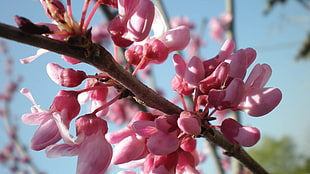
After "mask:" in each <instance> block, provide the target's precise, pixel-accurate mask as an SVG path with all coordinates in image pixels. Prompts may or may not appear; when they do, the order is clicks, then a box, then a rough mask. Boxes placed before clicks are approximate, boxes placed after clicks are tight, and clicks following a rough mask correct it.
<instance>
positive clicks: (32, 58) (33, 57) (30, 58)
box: [19, 48, 49, 64]
mask: <svg viewBox="0 0 310 174" xmlns="http://www.w3.org/2000/svg"><path fill="white" fill-rule="evenodd" d="M47 52H49V51H48V50H46V49H43V48H40V49H38V51H37V52H36V54H35V55H34V56H30V57H27V58H24V59H20V60H19V61H20V63H21V64H28V63H31V62H32V61H34V60H35V59H37V58H38V57H40V56H41V55H43V54H45V53H47Z"/></svg>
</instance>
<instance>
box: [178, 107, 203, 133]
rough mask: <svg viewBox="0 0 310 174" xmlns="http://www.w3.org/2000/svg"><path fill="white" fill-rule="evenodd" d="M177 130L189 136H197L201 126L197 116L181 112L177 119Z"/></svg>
mask: <svg viewBox="0 0 310 174" xmlns="http://www.w3.org/2000/svg"><path fill="white" fill-rule="evenodd" d="M178 126H179V128H180V129H181V130H182V131H183V132H185V133H187V134H189V135H198V134H200V132H201V124H200V121H199V119H198V118H197V116H195V115H193V114H192V113H190V112H188V111H183V112H181V114H180V118H179V119H178Z"/></svg>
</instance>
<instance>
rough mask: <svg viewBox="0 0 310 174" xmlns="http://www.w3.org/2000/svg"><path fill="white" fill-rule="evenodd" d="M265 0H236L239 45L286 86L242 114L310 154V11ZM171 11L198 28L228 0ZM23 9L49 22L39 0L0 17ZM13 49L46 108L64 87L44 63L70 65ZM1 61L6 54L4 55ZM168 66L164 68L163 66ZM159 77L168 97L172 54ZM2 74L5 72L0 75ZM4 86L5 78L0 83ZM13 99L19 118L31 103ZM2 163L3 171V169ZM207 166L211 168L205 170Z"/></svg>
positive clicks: (40, 155) (180, 2)
mask: <svg viewBox="0 0 310 174" xmlns="http://www.w3.org/2000/svg"><path fill="white" fill-rule="evenodd" d="M81 2H82V1H81ZM81 2H80V4H75V2H74V1H73V8H74V14H76V16H77V17H79V15H80V13H81V12H80V9H81V6H82V3H81ZM265 5H266V4H265V1H261V0H248V1H241V0H237V1H236V5H235V6H236V16H235V20H236V21H235V25H236V39H237V47H238V49H240V48H247V47H252V48H254V49H256V50H257V53H258V55H257V58H256V61H255V62H254V63H267V64H269V65H271V67H272V69H273V75H272V76H271V79H270V81H269V83H268V84H267V86H271V87H278V88H280V89H281V90H282V93H283V99H282V102H281V103H280V105H279V106H278V107H277V108H276V109H275V110H274V111H272V112H271V113H269V114H268V115H265V116H263V117H258V118H254V117H250V116H247V115H246V114H243V115H242V120H243V123H244V124H245V125H251V126H255V127H257V128H259V129H260V130H261V132H262V134H263V135H270V136H273V137H276V138H281V137H282V136H285V135H289V136H292V137H293V139H294V140H295V141H294V142H295V144H296V145H297V146H298V149H299V151H300V152H301V151H304V153H308V154H309V150H308V148H306V146H307V145H309V143H310V137H309V135H308V133H309V132H310V128H309V123H310V117H309V116H310V110H309V109H308V108H309V98H310V90H309V89H310V76H309V74H310V68H309V67H310V61H296V59H295V55H296V54H297V51H298V49H299V47H300V45H301V42H302V41H303V40H304V39H305V38H306V35H307V32H308V31H309V29H310V25H309V23H310V18H309V11H307V10H305V8H303V7H302V6H301V5H300V4H298V3H297V2H295V1H293V0H291V1H288V2H287V4H286V5H277V6H276V7H275V8H274V9H273V10H272V11H271V13H270V14H269V15H268V16H264V15H263V14H262V11H263V8H264V7H265ZM165 7H166V8H167V11H168V13H169V16H171V17H172V16H189V18H190V19H191V20H193V21H194V22H195V24H196V25H197V32H198V29H199V26H200V23H201V21H202V20H203V19H205V18H206V19H209V18H211V17H216V16H219V15H220V14H221V13H222V12H223V11H224V9H225V4H224V1H214V0H195V1H185V0H169V1H166V2H165ZM16 14H18V15H20V16H24V17H27V18H29V19H31V20H32V21H34V22H50V20H49V19H48V18H47V17H46V16H45V14H44V12H43V10H42V7H41V5H40V2H39V1H38V0H23V1H20V0H10V1H6V3H2V5H1V6H0V22H3V23H7V24H12V25H14V23H13V16H14V15H16ZM101 16H102V15H101V14H100V12H99V13H97V14H96V17H95V18H94V23H95V22H96V20H97V21H98V19H101ZM208 32H209V31H208V29H206V31H205V34H204V38H203V39H205V41H206V47H205V48H203V49H202V50H201V54H202V56H203V57H204V58H210V57H213V56H214V55H216V54H217V53H218V50H219V48H220V47H221V45H220V44H219V43H217V42H215V41H213V40H212V39H211V38H210V37H209V36H208ZM8 44H9V49H10V54H11V55H12V56H13V57H14V58H15V68H16V72H15V74H16V75H22V76H23V78H24V80H23V82H22V84H21V87H26V88H29V89H30V90H31V91H32V93H33V95H34V97H35V99H36V100H37V102H38V103H39V104H40V105H41V106H42V108H48V107H49V105H50V104H51V101H52V100H53V97H54V96H55V95H56V93H57V92H58V91H59V90H61V89H63V88H61V87H59V86H57V85H56V84H54V83H53V82H52V81H50V80H49V79H48V76H47V74H46V72H45V66H46V64H47V63H48V62H57V63H59V64H61V65H63V66H66V67H70V65H68V64H66V63H64V62H63V61H62V60H61V59H60V56H59V55H56V54H53V53H48V54H46V55H44V56H42V57H41V58H39V59H38V60H36V61H34V62H33V63H31V64H28V65H21V64H19V62H18V59H20V58H24V57H27V56H30V55H33V54H34V53H35V52H36V50H37V48H34V47H31V46H26V45H22V44H19V43H16V42H9V43H8ZM0 63H1V65H2V64H3V59H0ZM75 67H76V69H82V68H83V69H86V70H87V72H88V73H91V74H92V73H94V72H95V70H94V69H93V68H90V67H88V66H86V65H85V64H81V65H77V66H75ZM163 70H164V71H163ZM154 73H155V75H156V82H157V83H158V86H159V87H160V88H162V89H163V90H164V91H165V93H166V94H167V96H168V97H171V96H173V95H174V93H173V91H172V90H171V89H170V80H171V78H172V77H173V76H174V69H173V65H172V61H171V59H169V60H167V62H166V63H164V64H162V65H155V66H154ZM0 78H1V79H2V78H4V77H3V75H2V74H1V75H0ZM0 89H3V83H1V84H0ZM15 99H16V100H15V101H14V102H13V103H12V112H14V113H15V116H16V119H19V117H20V115H22V114H23V113H28V112H29V111H30V110H29V108H30V107H31V103H30V102H29V101H28V100H27V99H25V98H24V97H23V96H22V95H16V97H15ZM0 126H1V127H0V128H1V131H0V132H1V133H0V139H1V142H0V147H1V146H2V145H3V144H4V142H3V139H5V134H4V133H3V125H2V124H0ZM18 126H19V129H20V131H21V132H22V133H23V134H22V137H21V139H22V141H23V142H24V143H25V144H28V143H29V140H30V138H31V137H32V135H33V133H34V131H35V130H36V127H35V126H26V125H23V124H22V123H21V122H18ZM31 155H32V157H33V158H34V161H35V163H37V164H38V166H39V167H40V169H42V170H44V171H46V172H48V173H51V174H54V173H74V171H75V163H76V161H75V158H71V157H66V158H60V159H48V158H46V157H45V153H44V152H43V151H42V152H34V151H31ZM5 171H6V170H5V169H3V168H1V166H0V173H5ZM205 171H207V170H205Z"/></svg>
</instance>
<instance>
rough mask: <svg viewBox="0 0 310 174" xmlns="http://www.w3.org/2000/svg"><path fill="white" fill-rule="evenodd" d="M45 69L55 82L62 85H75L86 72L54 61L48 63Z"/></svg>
mask: <svg viewBox="0 0 310 174" xmlns="http://www.w3.org/2000/svg"><path fill="white" fill-rule="evenodd" d="M46 71H47V74H48V75H49V77H50V78H51V79H52V80H53V81H54V82H55V83H56V84H58V85H61V86H64V87H76V86H78V85H79V84H81V83H82V81H83V80H84V79H85V78H86V73H85V72H84V71H76V70H74V69H72V68H63V67H61V66H60V65H58V64H56V63H48V64H47V66H46Z"/></svg>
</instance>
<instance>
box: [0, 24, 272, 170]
mask: <svg viewBox="0 0 310 174" xmlns="http://www.w3.org/2000/svg"><path fill="white" fill-rule="evenodd" d="M0 37H3V38H6V39H9V40H13V41H17V42H20V43H24V44H28V45H32V46H35V47H40V48H44V49H47V50H50V51H53V52H56V53H59V54H63V55H66V56H70V57H74V58H76V59H78V60H80V61H82V62H85V63H87V64H90V65H92V66H94V67H96V68H97V69H99V70H101V71H104V72H106V73H107V74H109V75H110V77H111V78H113V79H114V80H116V81H117V82H118V83H120V85H122V86H123V87H125V88H127V89H128V90H130V91H131V92H132V93H133V94H134V95H135V96H136V97H137V98H138V99H139V100H141V101H142V102H143V103H144V104H145V105H146V106H149V107H152V108H154V109H157V110H160V111H162V112H164V113H166V114H179V113H181V112H182V109H181V108H180V107H178V106H176V105H175V104H173V103H171V102H169V101H168V100H166V99H165V98H163V97H162V96H160V95H158V94H157V93H156V92H154V91H153V90H152V89H150V88H148V87H147V86H145V85H144V84H143V83H141V82H140V81H139V80H137V79H136V78H135V77H133V76H132V75H131V74H130V73H129V72H127V71H126V70H124V68H123V67H121V66H120V65H119V64H118V63H117V62H115V61H114V58H113V56H112V55H111V54H110V53H109V52H108V51H107V50H106V49H105V48H103V47H102V46H100V45H98V44H91V45H90V46H88V47H87V48H84V47H78V46H74V45H71V44H69V43H67V42H61V41H57V40H53V39H50V38H47V37H44V36H41V35H32V34H29V33H25V32H23V31H21V30H19V29H18V28H16V27H13V26H9V25H6V24H3V23H0ZM202 136H203V137H205V138H207V139H208V140H209V141H210V142H212V143H214V144H216V145H218V146H220V147H222V148H223V149H225V150H226V151H227V154H228V155H231V156H234V157H235V158H237V159H238V160H240V161H241V162H242V163H243V164H244V165H245V166H247V167H248V168H249V169H250V170H251V171H252V172H254V173H258V174H266V173H267V172H266V171H265V170H264V169H263V168H262V167H261V166H260V165H259V164H258V163H257V162H256V161H255V160H253V159H252V158H251V157H250V156H249V155H248V154H247V153H246V152H245V151H244V150H243V149H242V148H241V147H240V146H237V145H232V144H230V143H229V142H228V141H226V140H225V138H224V137H223V135H222V134H221V133H220V132H219V131H217V130H215V129H211V128H208V129H206V130H205V131H204V132H203V135H202Z"/></svg>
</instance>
